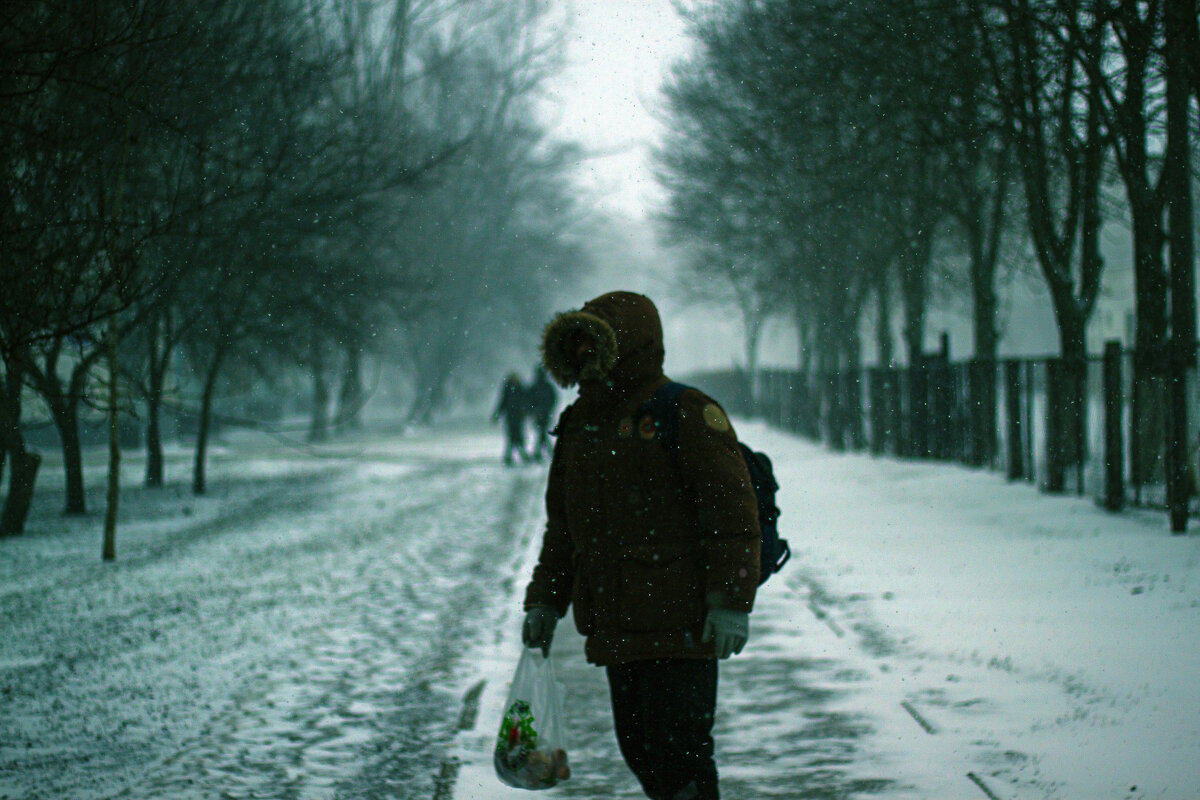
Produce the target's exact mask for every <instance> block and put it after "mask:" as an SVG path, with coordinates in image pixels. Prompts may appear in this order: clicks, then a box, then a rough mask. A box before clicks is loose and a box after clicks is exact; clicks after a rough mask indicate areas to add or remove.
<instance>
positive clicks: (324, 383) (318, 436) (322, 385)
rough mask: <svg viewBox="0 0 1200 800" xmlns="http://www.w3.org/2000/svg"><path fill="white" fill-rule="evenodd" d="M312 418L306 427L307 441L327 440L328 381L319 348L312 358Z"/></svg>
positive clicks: (323, 359)
mask: <svg viewBox="0 0 1200 800" xmlns="http://www.w3.org/2000/svg"><path fill="white" fill-rule="evenodd" d="M312 373H313V374H312V379H313V396H312V418H311V420H310V421H309V425H308V440H309V441H310V442H323V441H325V440H326V439H328V438H329V381H328V380H326V378H325V358H324V356H323V355H322V354H321V350H320V348H319V347H318V348H316V349H315V350H314V351H313V357H312Z"/></svg>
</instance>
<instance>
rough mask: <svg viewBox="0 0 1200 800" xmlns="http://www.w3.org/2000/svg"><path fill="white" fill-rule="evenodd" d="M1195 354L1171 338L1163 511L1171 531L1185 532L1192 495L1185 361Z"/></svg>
mask: <svg viewBox="0 0 1200 800" xmlns="http://www.w3.org/2000/svg"><path fill="white" fill-rule="evenodd" d="M1194 361H1195V356H1194V355H1191V354H1189V353H1187V352H1186V349H1185V347H1184V346H1183V345H1181V343H1180V342H1179V341H1178V339H1177V338H1176V339H1174V340H1172V342H1171V357H1170V360H1169V366H1168V368H1169V370H1170V372H1169V373H1168V375H1167V398H1168V400H1167V430H1166V441H1165V443H1164V444H1165V450H1166V466H1167V511H1168V514H1169V517H1170V523H1171V533H1174V534H1181V533H1186V532H1187V524H1188V509H1189V506H1190V504H1191V499H1192V485H1191V475H1190V474H1189V473H1190V471H1191V470H1190V469H1189V465H1188V454H1189V451H1190V443H1189V441H1188V438H1189V436H1188V410H1187V381H1188V370H1189V362H1190V363H1194Z"/></svg>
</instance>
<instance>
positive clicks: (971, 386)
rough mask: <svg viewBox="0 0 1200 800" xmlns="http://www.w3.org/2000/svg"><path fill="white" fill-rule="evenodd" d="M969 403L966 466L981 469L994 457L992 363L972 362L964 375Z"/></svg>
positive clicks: (994, 405) (994, 416)
mask: <svg viewBox="0 0 1200 800" xmlns="http://www.w3.org/2000/svg"><path fill="white" fill-rule="evenodd" d="M967 380H968V385H967V396H968V398H969V399H970V404H971V405H970V415H969V418H970V426H971V430H970V442H971V444H970V448H971V449H970V454H969V456H968V458H969V463H970V464H971V466H974V467H982V466H985V465H987V464H990V463H992V460H993V459H994V458H995V456H996V363H995V362H994V361H991V360H985V359H978V358H975V359H972V360H971V362H970V366H969V367H968V372H967Z"/></svg>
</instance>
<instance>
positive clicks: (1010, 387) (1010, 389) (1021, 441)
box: [1004, 361, 1025, 481]
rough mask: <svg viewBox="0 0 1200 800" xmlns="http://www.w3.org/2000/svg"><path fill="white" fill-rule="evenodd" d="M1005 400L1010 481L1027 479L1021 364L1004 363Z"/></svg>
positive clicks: (1014, 362)
mask: <svg viewBox="0 0 1200 800" xmlns="http://www.w3.org/2000/svg"><path fill="white" fill-rule="evenodd" d="M1004 398H1005V411H1006V412H1007V415H1006V416H1007V422H1008V425H1007V432H1008V436H1007V438H1008V479H1009V480H1010V481H1019V480H1021V479H1022V478H1024V477H1025V426H1024V425H1023V424H1022V420H1021V362H1019V361H1006V362H1005V363H1004Z"/></svg>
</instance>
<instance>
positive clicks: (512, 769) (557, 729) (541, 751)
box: [492, 647, 571, 789]
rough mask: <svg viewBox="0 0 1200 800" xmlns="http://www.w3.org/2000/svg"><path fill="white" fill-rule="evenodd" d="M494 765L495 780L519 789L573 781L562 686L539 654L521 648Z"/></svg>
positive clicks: (498, 739) (544, 657) (497, 738)
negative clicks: (564, 728) (564, 730)
mask: <svg viewBox="0 0 1200 800" xmlns="http://www.w3.org/2000/svg"><path fill="white" fill-rule="evenodd" d="M492 763H493V764H494V765H495V767H496V775H497V777H499V778H500V780H501V781H503V782H504V783H506V784H508V785H509V786H513V787H516V788H517V789H549V788H550V787H551V786H554V785H556V784H557V783H558V782H559V781H563V780H566V779H567V778H569V777H571V770H570V768H569V767H568V766H567V749H566V742H565V740H564V738H563V701H562V687H561V686H560V685H559V683H558V681H557V680H555V677H554V664H553V662H551V660H550V659H549V658H548V657H546V656H543V655H542V652H541V651H540V650H537V649H532V648H528V647H526V648H522V649H521V660H520V661H518V662H517V671H516V673H515V674H514V675H513V682H512V688H511V689H509V690H508V700H507V701H506V702H505V704H504V718H503V719H502V720H501V721H500V733H499V735H498V736H497V737H496V751H495V753H494V755H493V757H492Z"/></svg>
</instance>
